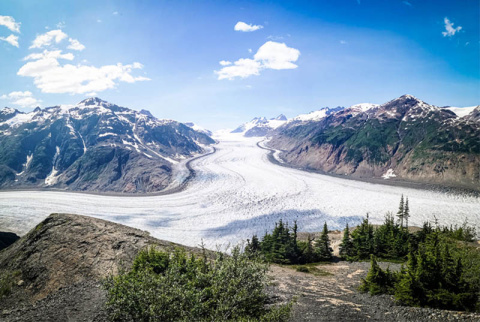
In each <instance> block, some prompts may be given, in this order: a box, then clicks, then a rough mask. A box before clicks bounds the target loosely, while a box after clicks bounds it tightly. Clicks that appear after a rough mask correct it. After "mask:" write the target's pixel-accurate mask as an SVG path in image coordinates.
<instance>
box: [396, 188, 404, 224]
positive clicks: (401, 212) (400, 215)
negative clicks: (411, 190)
mask: <svg viewBox="0 0 480 322" xmlns="http://www.w3.org/2000/svg"><path fill="white" fill-rule="evenodd" d="M404 214H405V208H404V200H403V195H402V198H401V199H400V205H399V206H398V212H397V217H398V221H399V223H400V227H403V217H404Z"/></svg>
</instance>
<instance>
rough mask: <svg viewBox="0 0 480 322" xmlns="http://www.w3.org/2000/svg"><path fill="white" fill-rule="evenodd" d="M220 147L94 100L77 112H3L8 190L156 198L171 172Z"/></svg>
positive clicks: (0, 151)
mask: <svg viewBox="0 0 480 322" xmlns="http://www.w3.org/2000/svg"><path fill="white" fill-rule="evenodd" d="M212 143H214V141H213V140H212V139H211V138H210V137H209V136H208V135H206V134H205V133H201V132H198V131H195V130H194V129H192V128H190V127H188V126H186V125H184V124H182V123H179V122H176V121H172V120H160V119H157V118H155V117H154V116H152V114H151V113H150V112H148V111H145V110H142V111H141V112H137V111H134V110H132V109H129V108H125V107H120V106H118V105H115V104H111V103H108V102H105V101H102V100H100V99H99V98H88V99H86V100H83V101H82V102H80V103H79V104H77V105H60V106H53V107H47V108H44V109H40V108H36V109H35V110H34V111H32V112H30V113H22V112H19V111H17V110H14V109H11V108H4V109H3V110H2V111H1V112H0V187H4V188H5V187H56V188H62V189H71V190H94V191H118V192H151V191H158V190H161V189H163V188H165V187H166V186H167V185H168V184H169V182H170V176H171V168H172V165H173V164H176V163H178V162H179V161H180V160H182V159H185V158H188V157H190V156H193V155H194V154H197V153H202V152H203V147H202V145H204V144H212Z"/></svg>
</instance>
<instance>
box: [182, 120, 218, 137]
mask: <svg viewBox="0 0 480 322" xmlns="http://www.w3.org/2000/svg"><path fill="white" fill-rule="evenodd" d="M183 124H185V125H186V126H188V127H189V128H192V129H194V130H195V131H197V132H200V133H203V134H206V135H208V136H212V131H210V130H207V129H205V128H203V127H201V126H199V125H197V124H195V123H193V122H186V123H183Z"/></svg>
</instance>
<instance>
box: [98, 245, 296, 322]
mask: <svg viewBox="0 0 480 322" xmlns="http://www.w3.org/2000/svg"><path fill="white" fill-rule="evenodd" d="M267 268H268V267H267V265H265V264H263V263H261V262H259V261H258V260H256V259H252V260H250V259H248V256H246V255H245V254H243V253H241V252H240V249H239V248H238V247H236V248H234V249H233V251H232V254H231V256H226V255H223V254H221V253H217V254H216V257H215V258H214V259H212V260H208V259H207V258H206V256H205V255H204V256H203V257H202V258H196V257H194V256H193V255H191V256H187V254H186V253H185V251H183V250H180V249H177V250H176V251H175V252H173V253H172V254H167V253H164V252H161V251H158V250H156V249H154V248H150V249H148V250H144V251H142V252H140V253H139V255H138V256H137V258H136V259H135V261H134V263H133V267H132V270H130V271H129V272H124V273H121V274H119V275H118V276H114V277H113V276H112V277H110V278H108V279H107V280H106V281H105V283H104V287H105V289H106V290H107V304H106V305H107V310H108V312H109V316H110V318H111V320H114V321H206V320H208V321H233V320H235V321H239V320H240V321H241V320H244V321H247V320H248V321H286V320H287V319H288V317H289V313H290V306H291V305H290V304H289V305H283V306H271V307H269V308H267V306H266V304H267V302H268V296H267V294H266V293H265V287H266V285H267V276H266V272H267Z"/></svg>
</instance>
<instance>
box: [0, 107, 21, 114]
mask: <svg viewBox="0 0 480 322" xmlns="http://www.w3.org/2000/svg"><path fill="white" fill-rule="evenodd" d="M1 112H2V114H13V113H17V112H18V110H17V109H15V108H11V107H4V108H3V109H2V110H1Z"/></svg>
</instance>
